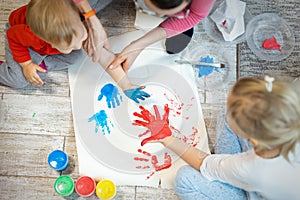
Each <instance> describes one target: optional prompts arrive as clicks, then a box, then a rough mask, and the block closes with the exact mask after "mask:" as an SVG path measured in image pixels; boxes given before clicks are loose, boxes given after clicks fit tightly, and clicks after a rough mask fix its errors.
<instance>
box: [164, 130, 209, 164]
mask: <svg viewBox="0 0 300 200" xmlns="http://www.w3.org/2000/svg"><path fill="white" fill-rule="evenodd" d="M160 142H161V143H162V144H163V145H164V146H165V147H167V148H168V149H170V150H171V151H173V152H174V153H176V154H177V155H179V156H180V158H182V159H183V160H184V161H185V162H187V163H188V164H189V165H191V166H192V167H194V168H195V169H196V170H200V166H201V165H202V162H203V160H204V158H206V157H207V156H208V155H209V154H207V153H205V152H203V151H201V150H199V149H197V148H195V147H193V146H191V145H189V144H187V143H185V142H184V141H182V140H180V139H178V138H176V137H174V136H169V137H167V138H165V139H164V140H161V141H160Z"/></svg>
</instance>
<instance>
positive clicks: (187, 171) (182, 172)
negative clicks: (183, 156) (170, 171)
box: [175, 165, 200, 189]
mask: <svg viewBox="0 0 300 200" xmlns="http://www.w3.org/2000/svg"><path fill="white" fill-rule="evenodd" d="M199 173H200V172H199V171H197V170H195V169H194V168H193V167H191V166H189V165H185V166H182V167H181V168H180V169H179V170H178V171H177V174H176V177H175V188H176V189H182V188H187V187H188V186H191V185H193V184H194V183H193V182H194V181H193V179H194V178H195V176H196V175H199Z"/></svg>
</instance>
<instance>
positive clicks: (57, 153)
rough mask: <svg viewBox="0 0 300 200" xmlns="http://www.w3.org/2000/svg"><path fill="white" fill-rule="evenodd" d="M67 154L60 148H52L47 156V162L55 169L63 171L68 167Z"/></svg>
mask: <svg viewBox="0 0 300 200" xmlns="http://www.w3.org/2000/svg"><path fill="white" fill-rule="evenodd" d="M68 162H69V158H68V155H67V154H66V153H65V152H63V151H61V150H54V151H52V152H51V153H50V154H49V156H48V164H49V166H50V167H51V168H53V169H55V170H57V171H63V170H65V169H66V168H67V167H68Z"/></svg>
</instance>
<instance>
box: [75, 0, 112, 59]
mask: <svg viewBox="0 0 300 200" xmlns="http://www.w3.org/2000/svg"><path fill="white" fill-rule="evenodd" d="M73 2H74V3H75V5H76V6H77V8H78V9H79V11H80V12H81V13H87V12H89V11H91V10H92V7H91V5H90V3H89V1H88V0H73ZM85 25H86V28H87V31H88V39H87V40H86V41H85V43H84V45H83V48H84V49H85V50H86V51H87V53H88V55H89V56H92V58H93V61H94V62H99V61H100V60H101V59H103V57H104V56H103V55H102V54H101V52H102V48H105V49H109V43H108V40H107V35H106V32H105V30H104V28H103V26H102V24H101V22H100V20H99V19H98V17H97V16H96V15H92V16H90V17H89V18H88V19H86V20H85Z"/></svg>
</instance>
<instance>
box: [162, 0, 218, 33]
mask: <svg viewBox="0 0 300 200" xmlns="http://www.w3.org/2000/svg"><path fill="white" fill-rule="evenodd" d="M214 2H215V0H192V3H191V5H190V8H189V9H190V13H189V15H188V16H187V17H186V18H183V19H179V18H176V17H169V18H168V19H166V20H165V21H163V22H162V23H161V24H160V25H159V26H160V27H162V28H163V29H164V30H165V31H166V33H167V37H168V38H169V37H172V36H174V35H177V34H179V33H182V32H184V31H186V30H189V29H191V28H192V27H194V26H195V25H197V24H198V23H199V22H201V21H202V20H203V19H204V18H205V17H206V16H207V15H208V14H209V11H210V9H211V8H212V6H213V4H214Z"/></svg>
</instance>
